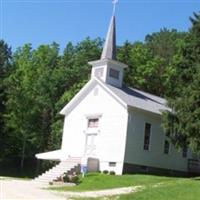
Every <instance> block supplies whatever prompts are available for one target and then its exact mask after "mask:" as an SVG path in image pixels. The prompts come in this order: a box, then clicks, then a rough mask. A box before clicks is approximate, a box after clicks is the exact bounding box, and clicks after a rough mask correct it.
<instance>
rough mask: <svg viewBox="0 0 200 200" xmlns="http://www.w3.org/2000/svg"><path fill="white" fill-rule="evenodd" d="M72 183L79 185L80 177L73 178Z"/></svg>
mask: <svg viewBox="0 0 200 200" xmlns="http://www.w3.org/2000/svg"><path fill="white" fill-rule="evenodd" d="M70 182H71V183H75V184H78V183H79V182H80V180H79V177H78V176H72V178H71V181H70Z"/></svg>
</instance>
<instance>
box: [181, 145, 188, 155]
mask: <svg viewBox="0 0 200 200" xmlns="http://www.w3.org/2000/svg"><path fill="white" fill-rule="evenodd" d="M182 157H183V158H187V157H188V147H187V146H184V147H183V148H182Z"/></svg>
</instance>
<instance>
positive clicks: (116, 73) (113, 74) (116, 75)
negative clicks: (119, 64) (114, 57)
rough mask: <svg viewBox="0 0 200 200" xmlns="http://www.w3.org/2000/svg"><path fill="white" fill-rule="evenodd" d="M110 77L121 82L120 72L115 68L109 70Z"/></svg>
mask: <svg viewBox="0 0 200 200" xmlns="http://www.w3.org/2000/svg"><path fill="white" fill-rule="evenodd" d="M109 77H111V78H114V79H116V80H119V78H120V71H119V70H117V69H114V68H110V69H109Z"/></svg>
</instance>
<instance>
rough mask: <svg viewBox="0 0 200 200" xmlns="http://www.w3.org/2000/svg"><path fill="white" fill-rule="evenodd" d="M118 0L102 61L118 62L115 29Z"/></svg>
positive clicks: (114, 3)
mask: <svg viewBox="0 0 200 200" xmlns="http://www.w3.org/2000/svg"><path fill="white" fill-rule="evenodd" d="M116 3H117V0H114V1H113V16H112V17H111V21H110V26H109V28H108V33H107V36H106V41H105V44H104V48H103V52H102V54H101V60H103V59H106V58H107V59H111V60H116V27H115V6H116Z"/></svg>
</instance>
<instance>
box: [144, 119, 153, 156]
mask: <svg viewBox="0 0 200 200" xmlns="http://www.w3.org/2000/svg"><path fill="white" fill-rule="evenodd" d="M146 124H150V125H151V128H150V137H149V149H148V150H146V149H144V138H145V127H146ZM152 127H153V125H152V123H151V122H148V121H145V122H144V126H143V141H142V150H143V151H145V152H150V151H151V140H152Z"/></svg>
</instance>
